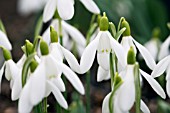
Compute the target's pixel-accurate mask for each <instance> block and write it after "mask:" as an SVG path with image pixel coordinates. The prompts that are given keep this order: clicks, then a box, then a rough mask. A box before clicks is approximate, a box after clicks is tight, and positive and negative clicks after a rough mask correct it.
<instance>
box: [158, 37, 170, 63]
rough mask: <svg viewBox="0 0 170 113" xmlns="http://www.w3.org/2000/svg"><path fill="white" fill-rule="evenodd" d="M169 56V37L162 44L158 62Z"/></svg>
mask: <svg viewBox="0 0 170 113" xmlns="http://www.w3.org/2000/svg"><path fill="white" fill-rule="evenodd" d="M168 55H170V36H168V38H167V39H166V40H165V41H164V42H163V43H162V45H161V47H160V51H159V56H158V60H161V59H163V58H164V57H166V56H168Z"/></svg>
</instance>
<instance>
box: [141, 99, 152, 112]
mask: <svg viewBox="0 0 170 113" xmlns="http://www.w3.org/2000/svg"><path fill="white" fill-rule="evenodd" d="M140 104H141V106H140V109H141V110H142V112H143V113H150V110H149V108H148V107H147V106H146V104H145V103H144V102H143V100H140Z"/></svg>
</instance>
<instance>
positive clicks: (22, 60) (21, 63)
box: [17, 54, 26, 68]
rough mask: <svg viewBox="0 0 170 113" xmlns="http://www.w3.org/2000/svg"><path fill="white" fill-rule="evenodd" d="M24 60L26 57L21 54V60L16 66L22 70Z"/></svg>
mask: <svg viewBox="0 0 170 113" xmlns="http://www.w3.org/2000/svg"><path fill="white" fill-rule="evenodd" d="M25 60H26V56H25V54H23V55H22V57H21V59H20V60H19V61H18V62H17V66H18V67H19V68H22V67H23V65H24V62H25Z"/></svg>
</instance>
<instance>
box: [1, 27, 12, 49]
mask: <svg viewBox="0 0 170 113" xmlns="http://www.w3.org/2000/svg"><path fill="white" fill-rule="evenodd" d="M0 37H1V38H0V46H3V47H5V48H6V49H8V50H11V49H12V46H11V43H10V42H9V40H8V38H7V36H6V34H5V33H4V32H2V31H1V30H0Z"/></svg>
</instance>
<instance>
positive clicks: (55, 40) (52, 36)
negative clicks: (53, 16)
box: [50, 26, 58, 43]
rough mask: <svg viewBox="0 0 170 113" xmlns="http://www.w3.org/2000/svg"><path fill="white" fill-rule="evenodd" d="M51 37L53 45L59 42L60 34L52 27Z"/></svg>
mask: <svg viewBox="0 0 170 113" xmlns="http://www.w3.org/2000/svg"><path fill="white" fill-rule="evenodd" d="M50 37H51V43H55V42H58V34H57V32H56V31H55V29H54V28H53V27H52V26H50Z"/></svg>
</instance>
